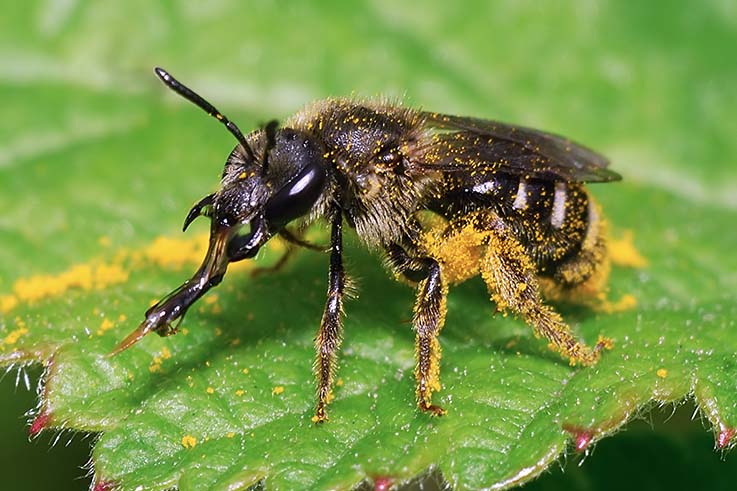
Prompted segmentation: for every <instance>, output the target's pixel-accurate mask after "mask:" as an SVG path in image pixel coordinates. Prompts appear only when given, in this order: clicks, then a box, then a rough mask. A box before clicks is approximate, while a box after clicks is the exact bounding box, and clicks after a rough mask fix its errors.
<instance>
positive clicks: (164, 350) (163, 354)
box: [161, 346, 171, 360]
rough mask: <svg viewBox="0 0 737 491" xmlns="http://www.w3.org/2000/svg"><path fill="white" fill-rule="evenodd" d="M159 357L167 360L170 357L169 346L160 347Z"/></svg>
mask: <svg viewBox="0 0 737 491" xmlns="http://www.w3.org/2000/svg"><path fill="white" fill-rule="evenodd" d="M161 358H163V359H164V360H168V359H169V358H171V351H169V348H167V347H166V346H164V347H163V348H161Z"/></svg>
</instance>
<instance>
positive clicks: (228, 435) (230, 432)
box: [225, 431, 235, 438]
mask: <svg viewBox="0 0 737 491" xmlns="http://www.w3.org/2000/svg"><path fill="white" fill-rule="evenodd" d="M234 436H235V432H234V431H229V432H228V433H226V434H225V437H226V438H233V437H234Z"/></svg>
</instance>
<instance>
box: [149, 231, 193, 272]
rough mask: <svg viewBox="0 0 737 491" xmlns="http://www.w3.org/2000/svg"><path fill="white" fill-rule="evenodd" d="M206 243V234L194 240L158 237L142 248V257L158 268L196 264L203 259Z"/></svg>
mask: <svg viewBox="0 0 737 491" xmlns="http://www.w3.org/2000/svg"><path fill="white" fill-rule="evenodd" d="M207 242H208V237H207V234H199V235H197V236H196V237H195V238H194V239H172V238H170V237H158V238H156V239H155V240H154V241H153V242H152V243H151V244H150V245H148V246H147V247H145V248H144V250H143V257H144V258H146V259H147V260H149V261H151V262H153V263H155V264H158V265H160V266H168V267H181V266H183V265H185V264H196V263H199V262H200V261H202V258H203V257H205V253H206V252H207Z"/></svg>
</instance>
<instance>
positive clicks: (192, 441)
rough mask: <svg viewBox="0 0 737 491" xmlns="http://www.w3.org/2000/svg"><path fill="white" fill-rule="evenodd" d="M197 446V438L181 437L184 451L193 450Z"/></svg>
mask: <svg viewBox="0 0 737 491" xmlns="http://www.w3.org/2000/svg"><path fill="white" fill-rule="evenodd" d="M195 445H197V438H195V437H193V436H192V435H184V436H183V437H182V446H183V447H184V448H186V449H190V448H194V447H195Z"/></svg>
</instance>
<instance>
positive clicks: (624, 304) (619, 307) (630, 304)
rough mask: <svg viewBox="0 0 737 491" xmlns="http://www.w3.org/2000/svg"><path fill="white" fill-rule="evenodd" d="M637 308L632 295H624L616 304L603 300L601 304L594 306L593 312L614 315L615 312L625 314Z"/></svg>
mask: <svg viewBox="0 0 737 491" xmlns="http://www.w3.org/2000/svg"><path fill="white" fill-rule="evenodd" d="M635 307H637V298H636V297H635V296H634V295H631V294H629V293H625V294H624V295H622V296H621V297H620V299H619V300H617V301H616V302H611V301H609V300H606V299H605V300H604V301H602V302H601V303H599V304H597V305H595V306H594V310H596V311H597V312H603V313H605V314H615V313H617V312H626V311H628V310H632V309H634V308H635Z"/></svg>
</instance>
